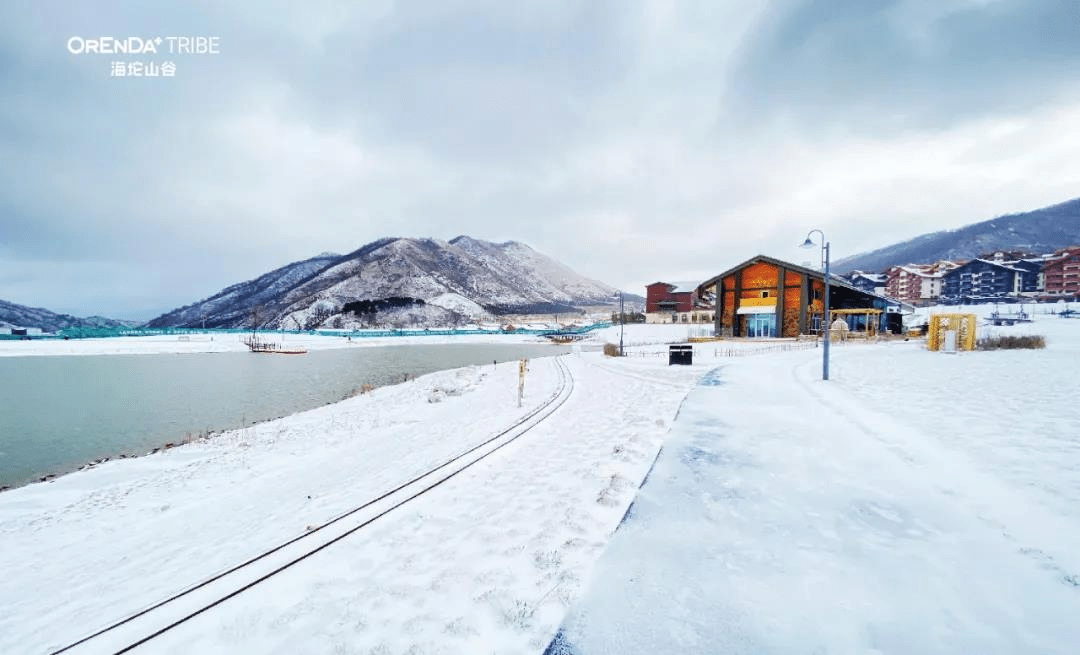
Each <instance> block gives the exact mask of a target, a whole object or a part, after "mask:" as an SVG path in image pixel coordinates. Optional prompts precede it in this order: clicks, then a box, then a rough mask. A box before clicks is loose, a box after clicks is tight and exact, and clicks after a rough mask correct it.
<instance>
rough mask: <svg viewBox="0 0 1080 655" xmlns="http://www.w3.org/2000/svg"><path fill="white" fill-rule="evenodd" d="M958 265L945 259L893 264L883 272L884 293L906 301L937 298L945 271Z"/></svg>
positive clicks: (915, 301)
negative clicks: (884, 279) (926, 262)
mask: <svg viewBox="0 0 1080 655" xmlns="http://www.w3.org/2000/svg"><path fill="white" fill-rule="evenodd" d="M958 266H960V264H957V263H955V262H950V261H947V260H941V261H938V262H934V263H933V264H907V265H905V266H893V267H892V268H890V269H889V270H888V271H886V273H885V276H886V281H885V295H886V296H888V297H890V298H895V299H897V300H902V301H904V302H907V303H917V302H919V301H927V300H931V299H933V298H937V297H939V296H941V292H942V283H943V279H944V275H945V273H946V272H947V271H950V270H952V269H954V268H956V267H958Z"/></svg>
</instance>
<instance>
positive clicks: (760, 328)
mask: <svg viewBox="0 0 1080 655" xmlns="http://www.w3.org/2000/svg"><path fill="white" fill-rule="evenodd" d="M746 336H748V337H750V338H760V337H775V336H776V314H750V315H749V316H747V317H746Z"/></svg>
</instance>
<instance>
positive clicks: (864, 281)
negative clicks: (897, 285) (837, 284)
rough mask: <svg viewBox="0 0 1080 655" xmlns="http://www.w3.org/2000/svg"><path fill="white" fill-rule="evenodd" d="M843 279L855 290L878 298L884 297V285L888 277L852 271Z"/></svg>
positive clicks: (882, 274) (880, 274) (881, 274)
mask: <svg viewBox="0 0 1080 655" xmlns="http://www.w3.org/2000/svg"><path fill="white" fill-rule="evenodd" d="M843 277H844V279H845V280H847V281H848V282H850V283H851V286H853V287H855V288H856V289H861V290H863V291H865V292H867V293H876V294H878V295H879V296H881V295H885V283H886V281H887V280H888V276H886V275H885V274H884V273H864V272H863V271H852V272H850V273H848V274H847V275H845V276H843Z"/></svg>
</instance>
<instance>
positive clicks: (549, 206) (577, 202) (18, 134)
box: [0, 0, 1080, 316]
mask: <svg viewBox="0 0 1080 655" xmlns="http://www.w3.org/2000/svg"><path fill="white" fill-rule="evenodd" d="M1077 31H1078V30H1077V21H1076V20H1075V19H1074V17H1073V16H1072V8H1070V7H1067V6H1063V4H1062V3H1053V2H1042V1H1040V0H1034V1H1031V2H1023V3H1021V2H1013V1H1009V0H998V1H996V2H995V1H991V0H968V1H963V2H962V1H956V2H952V3H946V2H929V1H922V0H907V1H903V2H901V1H895V2H885V3H867V2H857V1H855V0H850V1H837V2H812V3H811V2H795V1H785V2H773V3H770V4H767V5H766V4H761V5H754V6H753V7H749V8H748V6H747V5H746V3H741V2H730V3H725V2H715V1H712V0H709V1H700V2H698V1H689V0H688V1H686V2H680V3H677V4H675V3H666V2H658V1H651V0H642V1H640V2H614V1H610V2H586V1H581V2H576V1H571V0H565V1H560V2H542V1H539V0H537V1H535V2H521V3H505V2H493V1H488V0H457V1H454V2H444V3H405V2H394V1H392V0H382V1H377V0H373V1H372V2H364V3H352V2H336V1H334V0H324V1H321V2H313V3H304V4H303V5H296V4H292V3H286V2H279V3H270V4H261V5H259V6H258V7H253V6H250V5H241V4H226V3H215V2H202V3H181V2H175V3H154V4H146V3H136V2H120V1H115V2H104V3H94V5H92V6H91V5H87V4H85V3H77V2H74V1H73V0H72V1H70V2H56V3H33V2H16V3H7V4H5V6H4V7H3V8H0V88H2V89H4V101H3V102H0V180H2V181H0V298H4V299H7V300H12V301H15V302H23V303H27V304H34V305H43V306H47V307H50V308H53V309H56V310H58V311H67V312H73V313H83V314H89V313H106V314H109V313H112V314H115V315H118V316H131V315H133V314H142V315H146V314H147V313H148V312H151V311H157V310H161V309H165V308H169V307H173V306H177V305H181V304H186V303H188V302H191V301H194V300H196V299H199V298H202V297H205V296H208V295H210V294H212V293H213V292H215V291H217V290H218V289H220V288H222V287H224V286H226V285H228V284H231V283H234V282H237V281H240V280H243V279H249V278H252V277H255V276H257V275H259V274H261V273H263V272H265V271H267V270H270V269H271V268H274V267H276V266H280V265H282V264H284V263H287V262H289V261H294V260H297V259H302V258H306V257H309V256H311V255H313V254H315V253H318V252H320V251H324V250H335V251H339V252H345V251H349V250H352V249H354V248H356V247H358V246H359V245H361V244H363V243H365V242H367V241H370V240H372V239H375V238H378V237H381V236H390V235H401V236H433V237H438V238H452V237H454V236H456V235H458V234H471V235H473V236H477V237H480V238H489V239H497V240H501V239H517V240H520V241H524V242H526V243H529V244H531V245H533V246H534V247H536V248H538V249H540V250H542V251H544V252H546V253H548V254H550V255H552V256H555V257H556V258H558V259H561V260H563V261H565V262H566V263H568V264H569V265H570V266H572V267H574V268H577V269H578V270H580V271H581V272H582V273H585V274H588V275H590V276H592V277H595V278H598V279H601V280H604V281H606V282H609V283H613V284H619V285H622V286H625V287H627V288H631V287H633V286H639V285H641V284H644V283H648V282H652V281H654V280H655V279H658V278H665V277H670V278H676V277H677V278H693V277H695V276H700V277H705V276H707V275H710V274H713V273H715V272H716V269H717V268H719V267H723V268H726V267H727V266H729V265H731V264H732V263H735V262H737V261H741V260H742V259H745V258H746V257H749V256H750V255H752V254H755V253H757V252H768V253H772V254H775V255H777V256H781V257H788V258H791V259H794V260H796V261H802V260H803V259H805V258H806V257H805V253H802V252H801V251H797V250H795V249H794V248H793V247H792V246H791V245H790V244H793V243H795V242H797V241H799V240H801V238H802V236H803V235H804V234H805V232H806V230H808V229H810V228H811V227H822V228H824V229H826V230H827V232H828V233H829V235H830V238H831V239H833V240H834V244H835V245H836V246H837V247H838V255H840V254H850V253H851V252H854V251H857V250H860V249H862V250H865V249H870V248H873V247H878V246H881V245H885V244H887V243H889V242H891V241H895V240H899V239H905V238H909V237H911V236H914V235H915V234H919V233H921V232H926V231H931V230H934V229H942V228H947V227H955V226H957V225H960V224H963V223H966V222H973V221H976V220H981V219H984V218H988V217H990V216H993V215H995V214H997V213H1003V212H1006V211H1015V210H1023V209H1030V208H1033V207H1035V206H1039V205H1042V204H1050V203H1053V202H1056V201H1060V200H1064V199H1065V198H1067V197H1070V196H1073V195H1076V193H1075V189H1074V188H1073V186H1072V185H1073V182H1074V181H1075V179H1077V176H1078V175H1080V164H1074V163H1073V162H1076V161H1080V157H1078V155H1080V138H1073V137H1071V136H1070V134H1071V132H1072V130H1070V128H1069V126H1071V125H1074V124H1075V120H1076V119H1077V118H1080V99H1078V97H1077V86H1076V84H1075V81H1074V80H1075V79H1076V78H1075V75H1074V71H1075V69H1076V65H1077V63H1078V61H1080V53H1078V52H1077V49H1078V47H1080V39H1078V38H1077V37H1078V36H1080V34H1077ZM73 35H81V36H85V37H92V36H120V37H122V36H129V35H131V36H154V35H217V36H219V37H220V38H221V49H222V53H221V54H220V55H217V56H207V57H188V56H178V57H175V60H176V62H177V66H178V72H177V76H176V77H175V78H174V79H170V80H130V79H128V80H121V79H112V78H110V77H109V74H108V72H109V62H110V60H111V59H113V58H110V57H109V56H89V55H81V56H76V55H71V54H69V53H68V52H67V51H66V49H65V42H66V40H67V38H68V37H70V36H73ZM118 58H119V59H123V57H118ZM153 59H155V60H156V61H161V60H163V59H166V57H164V56H157V57H154V58H153Z"/></svg>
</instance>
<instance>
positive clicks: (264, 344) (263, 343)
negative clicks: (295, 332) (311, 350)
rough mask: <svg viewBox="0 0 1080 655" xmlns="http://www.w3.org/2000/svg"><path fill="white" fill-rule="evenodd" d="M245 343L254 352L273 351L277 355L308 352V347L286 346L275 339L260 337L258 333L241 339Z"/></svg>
mask: <svg viewBox="0 0 1080 655" xmlns="http://www.w3.org/2000/svg"><path fill="white" fill-rule="evenodd" d="M241 341H242V342H243V344H244V345H245V346H247V347H248V350H250V351H251V352H253V353H272V354H275V355H303V354H305V353H306V352H307V348H301V347H299V346H292V347H289V346H286V345H285V344H284V343H277V342H275V341H269V340H267V339H260V338H259V337H258V336H256V335H251V336H248V337H244V338H243V339H241Z"/></svg>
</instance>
